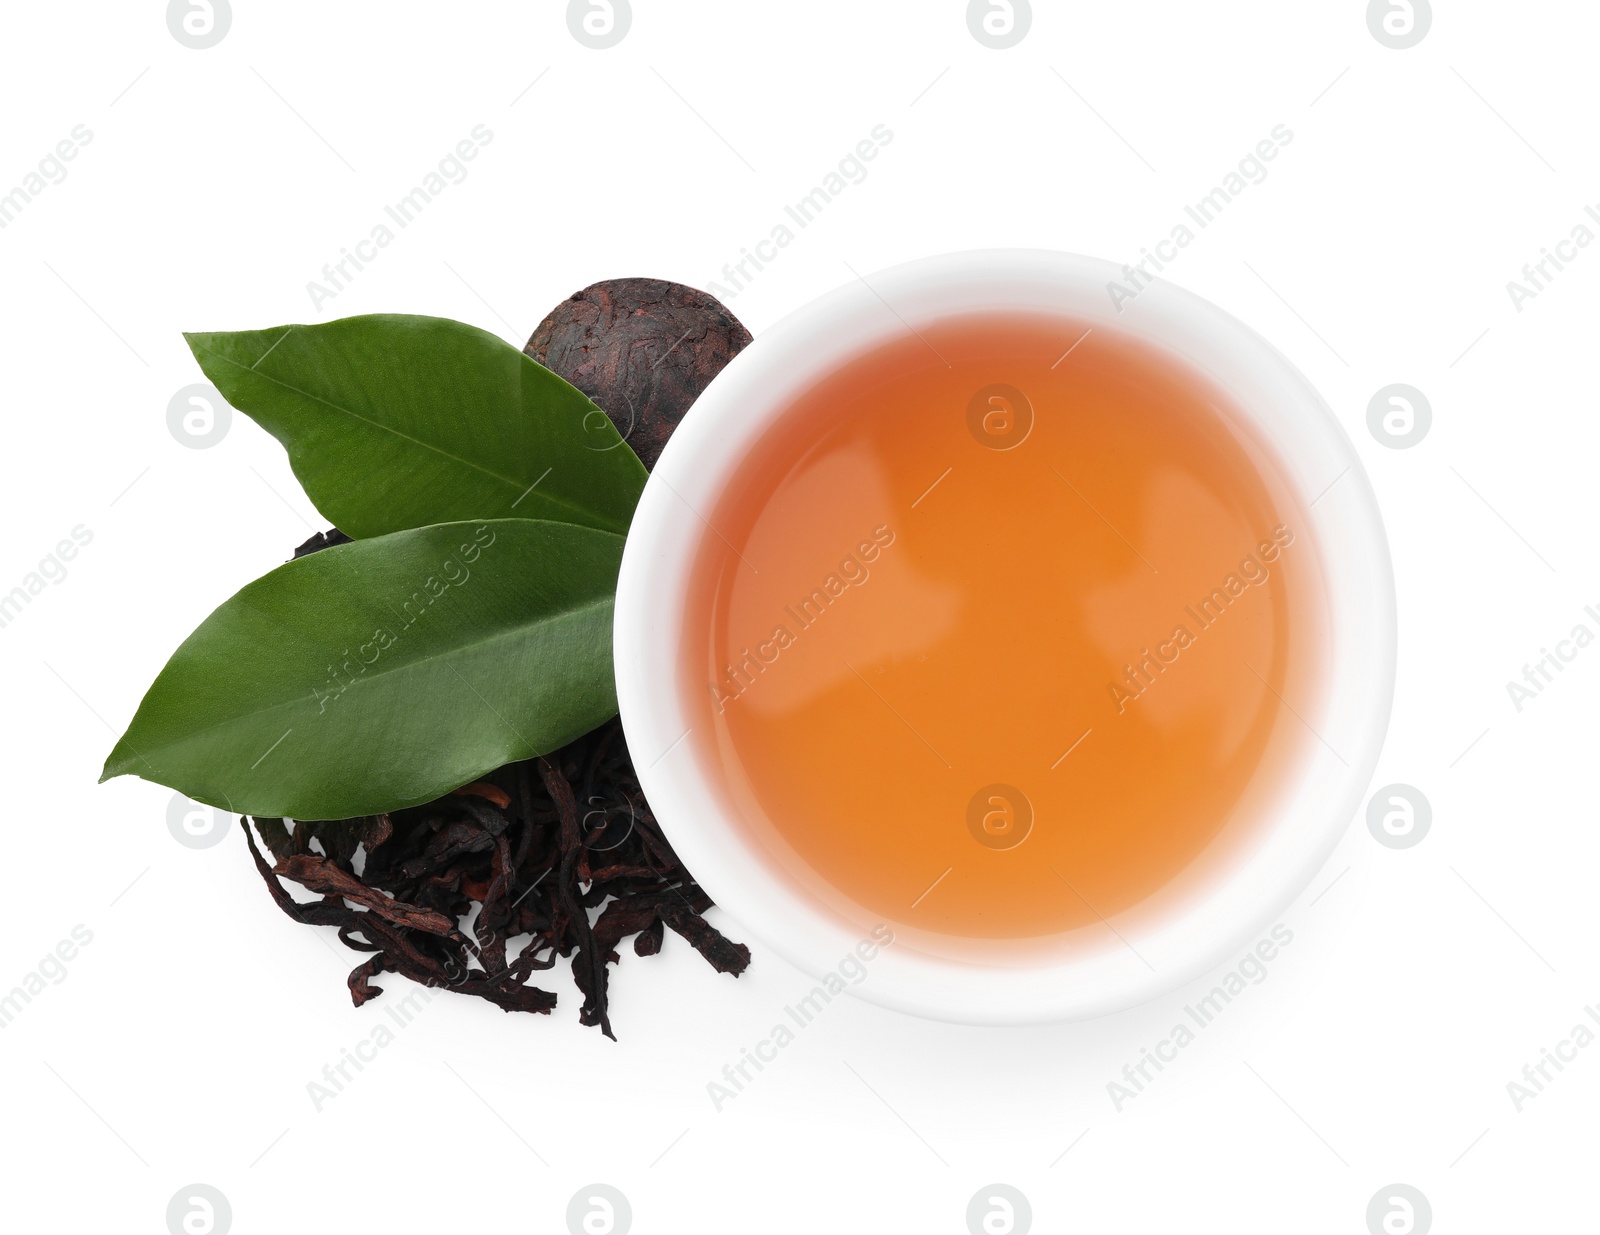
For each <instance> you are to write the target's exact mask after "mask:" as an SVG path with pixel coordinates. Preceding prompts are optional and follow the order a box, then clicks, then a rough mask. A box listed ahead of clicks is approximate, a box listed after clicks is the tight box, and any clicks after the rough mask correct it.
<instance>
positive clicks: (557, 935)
mask: <svg viewBox="0 0 1600 1235" xmlns="http://www.w3.org/2000/svg"><path fill="white" fill-rule="evenodd" d="M253 822H254V824H255V827H256V830H257V831H258V832H259V833H260V835H261V839H262V841H263V842H264V843H265V845H266V847H267V849H268V850H270V851H271V854H272V857H273V858H274V859H275V861H274V863H273V864H272V865H268V863H267V860H266V858H265V857H263V855H262V853H261V850H260V848H259V847H258V846H257V844H256V841H255V837H254V836H252V835H251V833H250V828H249V824H248V823H247V824H246V825H245V835H246V837H247V838H248V839H249V842H250V851H251V853H252V855H253V856H254V857H255V862H256V868H257V869H258V870H259V871H260V872H261V877H262V878H263V879H264V880H265V881H266V883H267V888H268V890H269V891H270V892H271V893H272V896H273V899H274V900H276V901H277V903H278V906H279V908H281V909H282V910H283V911H284V912H285V913H286V914H288V915H289V916H290V917H291V918H293V919H294V920H295V921H297V922H302V923H305V924H307V925H312V926H336V927H338V928H339V938H340V939H341V940H342V941H343V942H344V943H345V945H346V946H348V947H350V948H352V949H354V950H356V951H358V952H366V953H370V956H369V957H368V959H367V960H365V961H363V962H362V963H361V964H359V965H357V966H356V967H355V969H353V970H352V971H351V973H350V978H349V985H350V994H351V997H352V998H353V999H354V1000H355V1003H356V1005H357V1006H358V1007H359V1006H360V1005H361V1004H364V1003H365V1002H366V1001H367V1000H369V999H371V998H373V997H374V996H375V995H378V994H379V993H381V988H379V987H376V986H374V985H373V984H372V979H373V978H375V977H377V976H378V975H379V974H381V973H384V972H390V973H398V974H401V975H403V976H404V977H407V978H410V979H412V980H413V981H415V982H420V983H423V984H425V985H428V986H433V987H440V988H444V989H448V990H454V991H459V992H461V993H462V994H466V995H476V996H478V997H479V998H480V999H487V1000H488V1001H489V1002H490V1003H493V1004H496V1005H497V1006H499V1007H501V1008H504V1009H505V1010H506V1011H508V1012H549V1011H550V1010H551V1009H552V1008H554V1007H555V1005H556V996H555V995H554V994H553V993H551V992H549V991H545V990H541V989H540V988H538V987H536V986H529V985H528V984H527V983H528V979H529V977H530V976H531V975H532V974H533V973H534V972H535V971H537V970H541V969H549V968H551V967H552V966H554V965H555V963H556V960H557V958H558V957H571V958H572V976H573V979H574V981H575V982H576V983H577V986H578V990H579V991H580V992H581V993H582V995H583V1007H582V1009H581V1011H580V1012H579V1017H578V1019H579V1021H580V1022H581V1023H582V1024H584V1025H598V1026H600V1028H601V1030H602V1031H603V1032H604V1033H605V1034H606V1035H607V1036H610V1037H615V1035H614V1034H612V1032H611V1022H610V1018H609V1016H608V1014H607V976H608V969H607V967H608V966H609V965H612V964H615V963H616V962H617V960H618V959H619V957H618V953H617V950H616V949H617V945H618V944H619V943H620V942H621V941H622V940H624V939H626V938H627V937H628V936H630V935H632V936H634V941H633V950H634V952H635V953H636V954H637V955H639V956H653V955H655V954H656V953H657V952H659V951H660V950H661V947H662V944H663V941H664V938H665V934H666V929H667V928H668V927H671V928H672V930H673V931H674V932H675V933H677V934H679V935H681V936H683V938H684V939H686V940H687V941H688V942H689V943H690V944H691V945H692V946H693V947H694V949H695V950H696V951H697V952H699V953H700V955H701V956H703V957H705V959H706V960H707V962H709V963H710V964H711V966H712V967H713V968H715V969H716V970H717V971H718V972H720V973H729V974H733V975H735V976H737V975H738V974H741V973H743V972H744V970H745V967H746V966H748V965H749V963H750V949H749V948H747V947H745V946H744V945H743V944H740V943H733V942H731V941H730V940H728V939H727V938H725V937H724V936H723V935H722V933H721V932H720V931H718V930H717V929H716V927H714V926H712V925H711V924H710V923H709V922H707V921H706V920H705V918H704V917H703V916H702V915H703V914H704V913H705V911H706V910H707V909H709V908H710V907H711V898H710V897H709V896H707V895H706V894H705V892H704V891H703V890H702V889H701V887H700V885H699V884H697V883H695V881H694V877H693V876H692V875H690V874H689V872H688V871H687V870H685V869H684V867H683V864H682V863H681V862H679V861H678V858H677V855H676V854H674V853H673V851H672V846H671V845H669V844H668V843H667V841H666V838H665V837H663V836H662V834H661V830H660V828H659V827H658V826H657V824H656V820H655V817H654V816H653V815H652V814H651V813H650V808H649V805H648V804H647V803H646V802H645V799H644V795H643V794H642V793H641V792H640V791H639V782H638V780H637V778H636V777H635V776H634V771H633V763H632V760H631V759H630V758H629V757H628V749H627V745H626V743H625V741H624V739H623V736H622V726H621V723H620V722H619V721H615V720H613V721H612V722H610V723H609V724H607V725H605V726H603V727H602V728H600V729H597V730H595V731H594V732H593V733H589V734H586V735H585V736H584V737H582V738H580V739H578V741H576V742H573V743H572V744H571V745H569V746H565V747H563V748H562V749H561V750H559V751H556V752H555V753H554V754H552V755H550V756H547V757H544V758H539V759H532V760H526V761H524V762H521V763H514V764H510V765H508V766H507V767H504V768H501V769H500V770H499V771H497V772H495V773H493V774H491V775H490V776H488V777H486V778H485V779H483V780H481V781H477V782H475V783H473V784H470V785H466V786H464V787H462V788H461V789H458V790H456V791H455V792H454V793H453V794H450V795H449V796H447V797H443V798H440V799H438V800H437V801H434V802H429V803H427V804H425V805H423V806H414V807H410V808H409V809H406V810H400V811H394V812H391V813H390V814H386V815H373V816H368V817H365V818H361V819H344V820H339V821H336V822H323V823H308V822H305V821H298V822H295V823H293V824H292V825H291V824H289V823H286V822H285V821H284V820H282V819H260V818H258V819H255V820H253ZM279 878H283V879H288V880H292V881H293V882H295V883H298V884H300V885H301V886H302V887H303V888H305V889H307V890H308V891H311V892H315V893H318V894H319V895H320V896H321V898H322V899H321V900H318V901H311V902H306V903H301V902H297V901H295V900H294V899H293V898H291V897H290V895H289V893H288V892H287V891H286V890H285V889H284V888H283V886H282V885H281V884H280V883H279V882H278V879H279ZM595 909H599V910H600V912H599V914H598V916H597V917H595V918H594V919H593V920H592V921H591V918H590V912H591V911H592V910H595ZM469 922H470V926H469V925H468V923H469Z"/></svg>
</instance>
